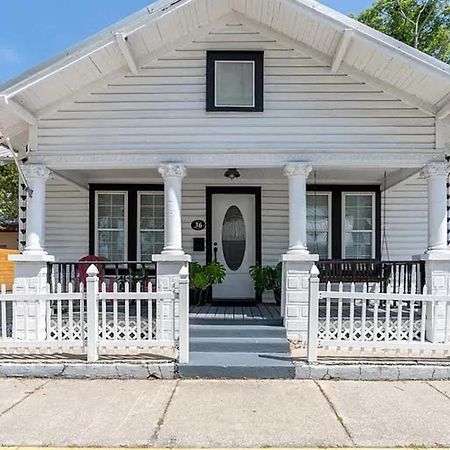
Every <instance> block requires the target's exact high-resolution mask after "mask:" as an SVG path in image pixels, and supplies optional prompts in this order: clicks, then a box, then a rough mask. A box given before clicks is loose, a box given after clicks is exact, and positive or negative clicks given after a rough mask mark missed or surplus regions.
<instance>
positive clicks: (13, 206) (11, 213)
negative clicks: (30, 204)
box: [0, 164, 19, 228]
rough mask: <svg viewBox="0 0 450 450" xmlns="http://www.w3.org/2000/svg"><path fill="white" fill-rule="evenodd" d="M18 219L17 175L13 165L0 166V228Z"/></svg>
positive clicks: (15, 167)
mask: <svg viewBox="0 0 450 450" xmlns="http://www.w3.org/2000/svg"><path fill="white" fill-rule="evenodd" d="M18 217H19V173H18V170H17V166H16V165H15V164H6V165H4V166H0V228H2V227H4V226H5V225H7V224H8V223H15V222H17V220H18Z"/></svg>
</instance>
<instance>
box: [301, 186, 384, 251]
mask: <svg viewBox="0 0 450 450" xmlns="http://www.w3.org/2000/svg"><path fill="white" fill-rule="evenodd" d="M306 190H307V191H308V192H314V191H317V192H331V259H343V257H342V255H343V250H342V194H343V193H344V192H349V193H351V192H370V193H375V259H376V260H381V188H380V186H379V185H356V184H352V185H329V184H318V185H312V184H308V185H307V187H306Z"/></svg>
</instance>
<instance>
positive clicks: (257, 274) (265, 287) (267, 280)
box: [250, 263, 282, 305]
mask: <svg viewBox="0 0 450 450" xmlns="http://www.w3.org/2000/svg"><path fill="white" fill-rule="evenodd" d="M250 276H251V277H252V279H253V282H254V285H255V292H256V294H257V295H263V294H264V292H265V291H273V296H274V299H275V302H276V303H277V304H278V305H279V304H280V303H281V277H282V263H278V264H277V265H276V266H275V267H271V266H265V267H262V266H260V265H259V264H257V265H255V266H252V267H250Z"/></svg>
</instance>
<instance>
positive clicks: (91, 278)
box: [86, 264, 98, 362]
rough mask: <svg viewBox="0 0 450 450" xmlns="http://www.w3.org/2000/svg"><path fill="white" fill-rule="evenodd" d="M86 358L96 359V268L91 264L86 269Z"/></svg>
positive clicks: (91, 360)
mask: <svg viewBox="0 0 450 450" xmlns="http://www.w3.org/2000/svg"><path fill="white" fill-rule="evenodd" d="M86 274H87V278H86V303H87V305H86V311H87V360H88V362H95V361H97V360H98V276H97V275H98V269H97V267H95V265H94V264H91V265H90V266H89V268H88V270H87V271H86Z"/></svg>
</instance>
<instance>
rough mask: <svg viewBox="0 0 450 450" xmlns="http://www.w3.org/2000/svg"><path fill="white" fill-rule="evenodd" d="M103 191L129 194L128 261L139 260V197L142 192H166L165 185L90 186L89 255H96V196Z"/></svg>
mask: <svg viewBox="0 0 450 450" xmlns="http://www.w3.org/2000/svg"><path fill="white" fill-rule="evenodd" d="M99 191H100V192H101V191H123V192H127V193H128V236H127V259H128V261H136V260H137V259H136V258H137V242H138V241H137V239H138V236H137V228H138V227H137V225H138V224H137V218H138V211H137V196H138V192H140V191H144V192H145V191H157V192H164V184H120V183H118V184H89V254H90V255H94V254H95V240H96V236H95V210H96V204H95V199H96V197H95V194H96V192H99Z"/></svg>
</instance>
